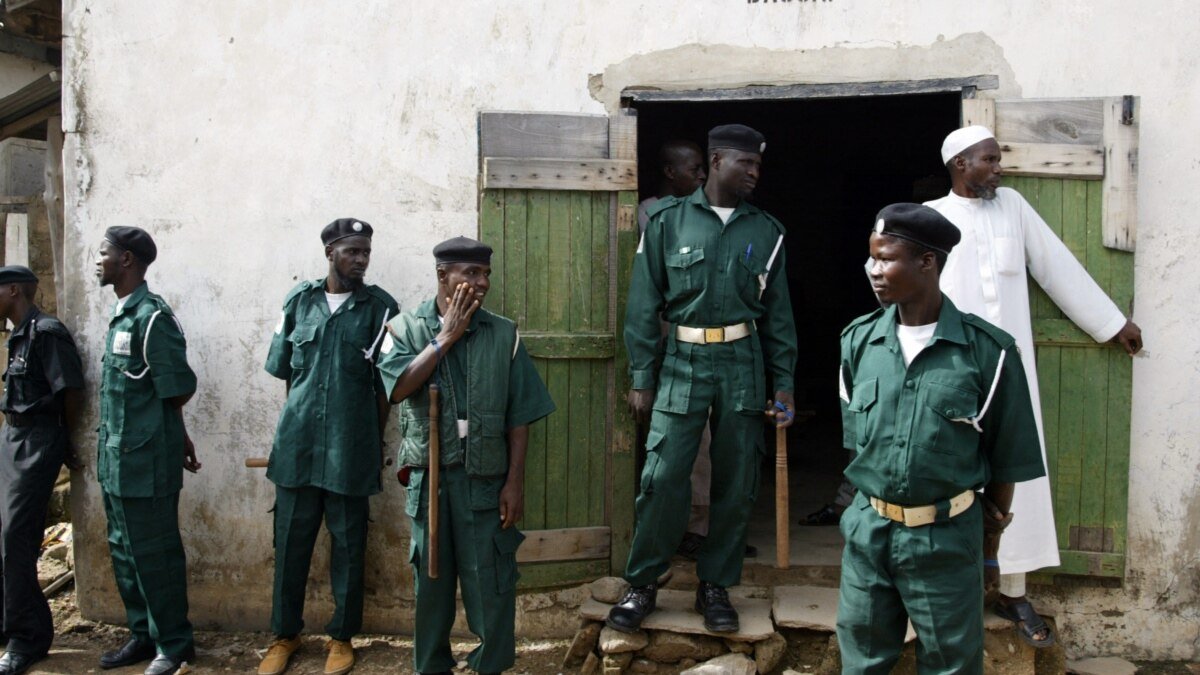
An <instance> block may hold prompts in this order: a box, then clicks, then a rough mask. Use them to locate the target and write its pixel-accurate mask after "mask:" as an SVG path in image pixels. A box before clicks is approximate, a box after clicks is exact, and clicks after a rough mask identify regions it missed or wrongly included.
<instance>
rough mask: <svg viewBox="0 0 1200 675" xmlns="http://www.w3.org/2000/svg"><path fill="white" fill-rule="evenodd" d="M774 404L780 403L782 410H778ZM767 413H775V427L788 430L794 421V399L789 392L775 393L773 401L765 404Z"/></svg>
mask: <svg viewBox="0 0 1200 675" xmlns="http://www.w3.org/2000/svg"><path fill="white" fill-rule="evenodd" d="M776 403H782V404H783V407H784V409H783V410H780V409H779V406H777V405H775V404H776ZM767 411H768V412H773V413H775V426H777V427H781V428H784V429H786V428H788V427H790V426H792V423H793V422H795V421H796V399H795V397H793V396H792V392H790V391H777V392H775V400H774V401H768V402H767Z"/></svg>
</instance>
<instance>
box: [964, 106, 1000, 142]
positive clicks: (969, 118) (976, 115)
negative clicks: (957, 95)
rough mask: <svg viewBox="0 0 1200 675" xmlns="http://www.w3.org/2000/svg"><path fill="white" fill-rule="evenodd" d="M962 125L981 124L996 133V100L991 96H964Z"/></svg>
mask: <svg viewBox="0 0 1200 675" xmlns="http://www.w3.org/2000/svg"><path fill="white" fill-rule="evenodd" d="M962 125H963V126H964V127H969V126H974V125H979V126H981V127H985V128H988V129H991V130H992V133H993V134H995V133H996V101H994V100H993V99H990V98H964V99H963V101H962Z"/></svg>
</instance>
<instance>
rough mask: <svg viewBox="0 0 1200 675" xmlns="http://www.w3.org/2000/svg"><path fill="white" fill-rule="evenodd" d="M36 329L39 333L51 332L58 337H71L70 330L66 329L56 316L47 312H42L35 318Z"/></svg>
mask: <svg viewBox="0 0 1200 675" xmlns="http://www.w3.org/2000/svg"><path fill="white" fill-rule="evenodd" d="M37 331H38V332H39V333H52V334H54V335H57V336H59V337H68V338H69V337H71V331H69V330H67V327H66V326H64V325H63V322H62V321H59V320H58V317H54V316H50V315H49V314H43V315H41V316H39V317H38V318H37Z"/></svg>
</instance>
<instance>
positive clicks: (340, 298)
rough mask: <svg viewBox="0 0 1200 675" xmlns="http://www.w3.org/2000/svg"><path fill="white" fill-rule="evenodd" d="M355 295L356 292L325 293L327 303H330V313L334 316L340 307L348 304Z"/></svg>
mask: <svg viewBox="0 0 1200 675" xmlns="http://www.w3.org/2000/svg"><path fill="white" fill-rule="evenodd" d="M353 294H354V291H346V292H345V293H330V292H329V291H325V302H327V303H329V313H330V314H333V313H334V312H336V311H338V307H341V306H342V305H344V304H346V301H347V300H349V299H350V296H351V295H353Z"/></svg>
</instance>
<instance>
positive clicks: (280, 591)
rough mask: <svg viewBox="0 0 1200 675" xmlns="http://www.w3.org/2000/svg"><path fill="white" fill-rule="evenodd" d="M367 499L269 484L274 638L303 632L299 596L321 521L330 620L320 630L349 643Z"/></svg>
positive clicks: (358, 623) (357, 626) (356, 616)
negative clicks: (325, 540)
mask: <svg viewBox="0 0 1200 675" xmlns="http://www.w3.org/2000/svg"><path fill="white" fill-rule="evenodd" d="M369 511H370V504H369V502H368V498H367V497H349V496H346V495H339V494H337V493H335V492H329V491H328V490H322V489H321V488H317V487H302V488H286V487H281V486H279V485H276V486H275V592H274V596H273V597H274V600H273V601H272V603H271V630H272V631H273V632H274V633H275V635H277V636H279V637H289V638H290V637H293V636H295V635H299V634H300V631H301V630H302V629H303V628H304V595H305V589H306V588H307V586H308V570H309V567H310V565H311V563H312V553H313V546H315V545H316V542H317V533H318V532H319V531H320V529H321V520H322V519H323V520H324V521H325V529H327V530H329V548H330V551H329V585H330V587H331V589H330V590H331V591H332V592H333V604H334V609H333V616H332V617H330V619H329V623H328V624H326V625H325V632H326V633H327V634H328V635H329V637H331V638H333V639H335V640H349V639H350V638H352V637H354V636H355V635H357V634H358V632H359V631H360V630H361V629H362V615H363V568H364V566H365V564H366V552H367V518H368V517H369V515H370V514H369Z"/></svg>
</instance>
